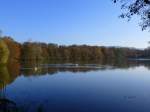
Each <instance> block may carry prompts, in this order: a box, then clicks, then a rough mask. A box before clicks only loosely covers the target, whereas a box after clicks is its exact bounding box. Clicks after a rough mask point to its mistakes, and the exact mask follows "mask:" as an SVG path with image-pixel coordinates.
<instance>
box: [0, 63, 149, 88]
mask: <svg viewBox="0 0 150 112" xmlns="http://www.w3.org/2000/svg"><path fill="white" fill-rule="evenodd" d="M59 65H65V64H59ZM139 66H144V67H146V68H147V69H148V70H150V62H149V61H124V62H122V63H115V62H112V63H110V62H109V63H102V64H99V63H98V64H92V63H89V64H79V65H78V66H77V64H72V65H69V66H66V65H65V66H58V64H41V63H38V64H37V63H29V62H28V63H25V64H22V65H20V63H9V64H8V65H7V66H0V89H3V88H4V87H5V86H6V85H9V84H11V83H12V82H13V81H14V80H15V79H16V78H17V77H18V76H21V75H23V76H25V77H28V76H41V75H47V74H49V75H54V74H57V73H59V72H72V73H79V72H83V73H86V72H91V71H99V70H101V71H102V70H103V71H104V70H108V69H112V70H114V69H129V68H135V67H139Z"/></svg>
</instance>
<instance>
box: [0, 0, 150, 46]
mask: <svg viewBox="0 0 150 112" xmlns="http://www.w3.org/2000/svg"><path fill="white" fill-rule="evenodd" d="M120 13H121V10H120V7H119V5H116V4H113V3H112V1H111V0H0V29H1V30H3V33H4V34H5V35H10V36H12V37H13V38H14V39H15V40H17V41H19V42H24V41H27V40H31V39H32V41H41V42H47V43H57V44H65V45H70V44H88V45H105V46H128V47H137V48H145V47H147V46H148V44H147V42H148V41H149V40H150V32H148V31H144V32H142V31H141V29H140V27H139V26H138V19H136V18H134V19H132V20H131V21H130V22H127V21H126V20H123V19H119V18H118V16H119V14H120Z"/></svg>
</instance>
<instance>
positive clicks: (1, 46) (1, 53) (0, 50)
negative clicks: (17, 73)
mask: <svg viewBox="0 0 150 112" xmlns="http://www.w3.org/2000/svg"><path fill="white" fill-rule="evenodd" d="M8 58H9V49H8V47H7V45H6V44H5V42H4V41H3V40H2V39H1V38H0V64H7V61H8Z"/></svg>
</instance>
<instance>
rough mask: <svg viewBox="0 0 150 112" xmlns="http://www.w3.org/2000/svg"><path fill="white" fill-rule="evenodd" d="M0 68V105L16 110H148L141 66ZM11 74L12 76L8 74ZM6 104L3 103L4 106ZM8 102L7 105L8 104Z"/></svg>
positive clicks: (149, 89) (148, 75) (147, 75)
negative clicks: (13, 71) (16, 70)
mask: <svg viewBox="0 0 150 112" xmlns="http://www.w3.org/2000/svg"><path fill="white" fill-rule="evenodd" d="M38 70H39V69H34V70H31V69H23V70H21V71H20V72H19V76H18V75H15V73H9V71H8V69H7V68H5V67H4V68H2V69H1V70H0V80H1V85H0V87H1V91H0V95H1V100H2V101H0V103H1V102H4V101H3V100H4V99H5V100H6V99H7V100H8V101H5V102H7V103H2V104H0V108H1V109H2V108H3V109H5V107H6V108H7V109H8V108H9V109H10V110H11V109H12V110H13V111H15V109H16V110H18V111H19V112H150V70H149V69H148V67H145V66H135V67H128V68H119V67H105V68H103V67H97V68H94V67H91V68H90V67H87V68H86V67H85V68H84V67H82V68H78V67H70V68H69V67H66V68H65V67H64V68H61V67H48V68H44V69H40V70H39V71H38ZM12 75H13V76H12ZM6 105H7V106H6ZM9 105H10V106H9Z"/></svg>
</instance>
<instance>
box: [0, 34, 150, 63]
mask: <svg viewBox="0 0 150 112" xmlns="http://www.w3.org/2000/svg"><path fill="white" fill-rule="evenodd" d="M149 57H150V49H149V48H146V49H144V50H141V49H136V48H128V47H105V46H89V45H68V46H65V45H57V44H53V43H48V44H47V43H42V42H24V43H18V42H16V41H15V40H13V38H11V37H8V36H3V37H1V38H0V64H1V65H3V64H7V63H9V62H11V63H13V62H19V63H28V62H33V63H56V62H57V63H61V62H72V63H80V62H83V63H84V62H112V61H117V62H121V61H123V60H128V59H133V58H149Z"/></svg>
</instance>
